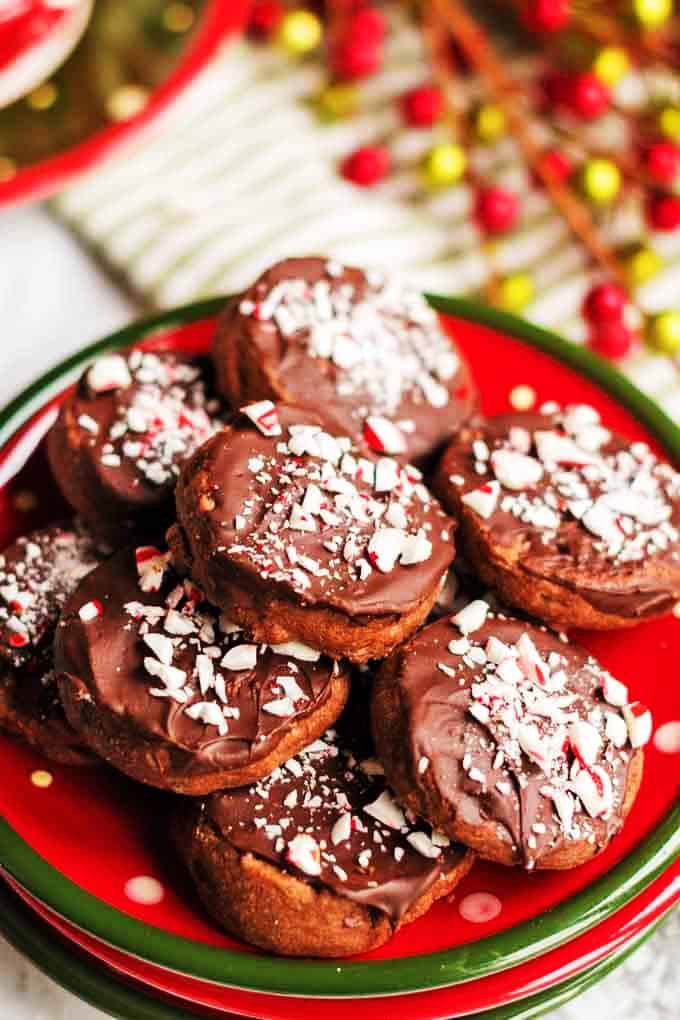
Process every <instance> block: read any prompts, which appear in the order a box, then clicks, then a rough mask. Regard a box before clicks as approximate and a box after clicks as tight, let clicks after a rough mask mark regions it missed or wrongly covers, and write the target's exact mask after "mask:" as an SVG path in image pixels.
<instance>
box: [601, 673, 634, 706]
mask: <svg viewBox="0 0 680 1020" xmlns="http://www.w3.org/2000/svg"><path fill="white" fill-rule="evenodd" d="M602 694H603V696H604V700H605V701H606V702H607V704H608V705H613V706H614V708H623V706H624V705H627V704H628V688H627V687H626V685H625V684H622V683H621V681H620V680H615V679H614V677H613V676H605V678H604V680H603V681H602Z"/></svg>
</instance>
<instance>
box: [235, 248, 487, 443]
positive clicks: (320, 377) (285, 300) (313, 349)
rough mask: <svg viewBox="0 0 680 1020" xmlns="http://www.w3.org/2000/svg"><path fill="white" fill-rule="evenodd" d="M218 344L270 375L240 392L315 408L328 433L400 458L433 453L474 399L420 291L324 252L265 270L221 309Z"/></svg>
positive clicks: (456, 356) (465, 374)
mask: <svg viewBox="0 0 680 1020" xmlns="http://www.w3.org/2000/svg"><path fill="white" fill-rule="evenodd" d="M221 348H224V350H225V357H227V358H228V357H229V349H230V348H231V349H233V350H234V351H236V352H238V353H237V356H238V357H239V358H240V359H241V360H242V361H247V360H253V361H255V362H257V364H258V366H260V369H259V370H260V372H261V374H262V375H263V376H264V377H266V379H267V380H268V388H265V389H262V391H261V392H260V391H259V390H258V387H255V390H258V391H257V392H256V391H255V390H252V391H251V390H248V391H246V390H243V395H245V396H246V397H247V398H251V399H255V398H257V397H263V396H265V397H273V398H274V399H278V400H281V401H286V402H288V403H293V404H297V405H299V406H301V407H307V408H309V409H311V410H315V411H316V412H317V413H319V414H323V415H324V418H325V421H326V423H327V425H328V427H329V428H330V429H331V430H332V431H339V432H342V433H344V434H346V435H348V436H351V437H352V439H353V440H354V442H356V443H357V444H360V443H361V442H364V443H367V444H368V446H369V447H370V448H371V449H373V450H376V451H377V452H380V453H390V454H395V455H399V456H402V455H403V459H404V460H411V461H416V462H418V461H420V460H421V459H422V458H423V457H427V456H429V455H431V454H433V453H434V452H435V451H436V450H437V449H438V448H439V447H440V446H441V445H442V443H443V442H444V441H445V440H446V439H447V438H448V437H449V436H451V435H453V433H454V432H455V431H456V430H457V428H458V427H459V426H460V425H461V424H462V422H464V421H465V420H466V419H467V418H469V416H470V414H471V413H472V411H473V410H474V407H475V406H476V395H475V390H474V385H473V383H472V380H471V377H470V373H469V371H468V368H467V365H466V364H465V362H464V361H463V359H462V357H461V355H460V354H459V352H458V351H457V350H456V348H455V346H454V344H453V342H452V340H451V339H450V338H449V337H448V336H447V335H446V334H445V333H444V331H443V330H442V328H441V326H440V325H439V322H438V318H437V315H436V313H435V312H434V311H433V310H432V309H431V308H430V307H429V305H428V304H427V303H426V302H425V300H424V299H423V298H422V296H421V295H420V294H418V293H416V292H412V291H407V290H404V289H403V288H402V287H401V286H400V285H398V284H397V283H396V282H395V281H387V280H385V279H384V278H383V277H382V276H381V275H380V274H378V273H371V272H369V273H364V272H362V271H361V270H360V269H354V268H351V267H345V266H342V265H340V264H338V263H336V262H334V261H332V260H331V261H326V260H325V259H322V258H306V259H288V260H286V261H285V262H280V263H279V264H277V265H275V266H273V267H272V268H271V269H269V270H267V272H266V273H264V274H263V275H262V276H261V277H260V278H259V279H258V280H257V281H256V282H255V283H254V284H253V285H252V287H250V288H249V289H248V290H247V291H245V292H244V293H243V294H242V295H241V297H240V298H238V299H236V300H235V301H234V302H233V303H232V304H231V305H230V306H229V307H228V309H227V310H226V312H225V313H224V315H223V317H222V320H221V322H220V325H219V329H218V339H217V345H216V351H217V356H218V359H219V358H220V356H221V350H220V349H221ZM218 368H219V366H218ZM373 419H375V421H374V420H373ZM383 419H386V420H387V424H388V425H389V426H390V428H389V434H390V441H389V443H388V445H385V444H384V442H383V441H381V436H380V422H381V421H382V420H383ZM376 422H377V424H376ZM394 426H396V430H395V428H394ZM397 447H398V448H397Z"/></svg>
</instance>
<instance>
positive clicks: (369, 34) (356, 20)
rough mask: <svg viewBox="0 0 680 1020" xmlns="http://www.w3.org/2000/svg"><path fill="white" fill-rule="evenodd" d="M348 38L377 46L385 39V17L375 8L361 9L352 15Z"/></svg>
mask: <svg viewBox="0 0 680 1020" xmlns="http://www.w3.org/2000/svg"><path fill="white" fill-rule="evenodd" d="M348 37H349V38H350V39H361V41H362V42H364V43H367V44H369V45H371V46H378V45H379V44H380V43H381V42H382V41H383V39H384V38H385V16H384V14H383V13H382V11H378V10H376V9H375V7H362V8H361V9H360V10H358V11H357V12H356V14H353V15H352V19H351V21H350V23H349V32H348Z"/></svg>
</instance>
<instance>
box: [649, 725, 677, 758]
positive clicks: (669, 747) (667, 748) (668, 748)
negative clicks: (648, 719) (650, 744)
mask: <svg viewBox="0 0 680 1020" xmlns="http://www.w3.org/2000/svg"><path fill="white" fill-rule="evenodd" d="M654 746H655V748H656V749H657V751H662V752H663V753H664V754H680V722H667V723H664V724H663V726H659V728H658V730H657V731H656V733H655V734H654Z"/></svg>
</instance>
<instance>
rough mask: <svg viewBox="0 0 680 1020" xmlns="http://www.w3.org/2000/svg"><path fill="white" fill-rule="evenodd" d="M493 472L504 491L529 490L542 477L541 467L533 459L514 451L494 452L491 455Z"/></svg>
mask: <svg viewBox="0 0 680 1020" xmlns="http://www.w3.org/2000/svg"><path fill="white" fill-rule="evenodd" d="M491 467H492V468H493V472H494V474H495V476H496V478H497V479H498V481H499V482H500V483H501V485H502V486H503V487H504V488H505V489H512V490H514V491H519V490H521V489H528V488H531V486H532V485H535V484H536V483H537V482H539V481H540V480H541V478H542V477H543V467H542V465H541V464H539V462H538V461H537V460H536V458H535V457H527V455H526V454H524V453H519V452H517V451H515V450H496V451H495V452H494V453H492V454H491Z"/></svg>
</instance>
